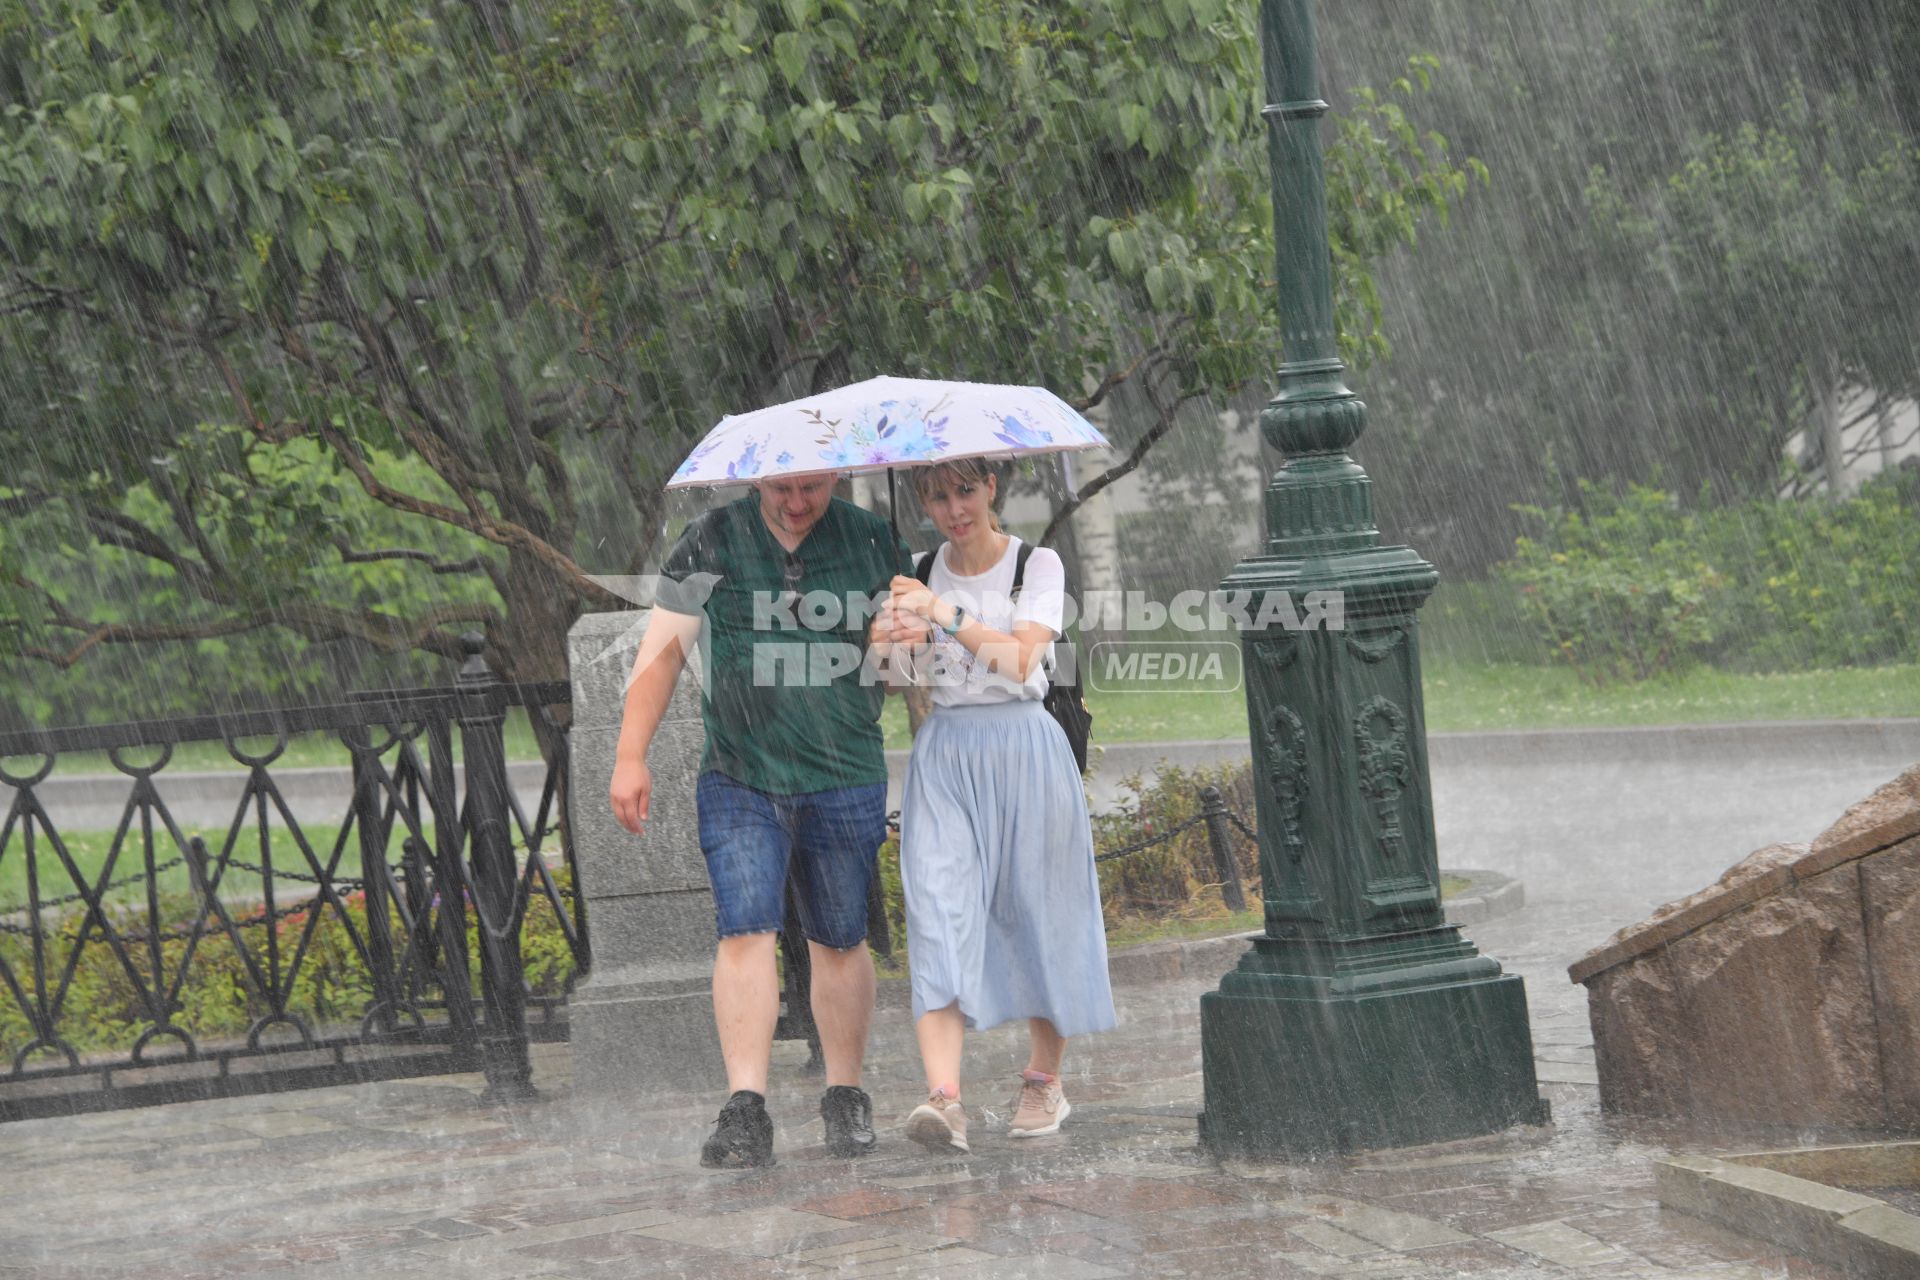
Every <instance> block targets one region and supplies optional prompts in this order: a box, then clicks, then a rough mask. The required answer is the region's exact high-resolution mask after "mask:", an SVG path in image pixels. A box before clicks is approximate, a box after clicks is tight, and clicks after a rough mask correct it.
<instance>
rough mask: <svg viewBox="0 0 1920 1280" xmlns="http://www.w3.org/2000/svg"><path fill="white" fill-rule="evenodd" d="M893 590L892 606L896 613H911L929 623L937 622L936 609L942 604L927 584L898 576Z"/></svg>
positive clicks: (903, 575)
mask: <svg viewBox="0 0 1920 1280" xmlns="http://www.w3.org/2000/svg"><path fill="white" fill-rule="evenodd" d="M891 590H892V592H893V599H892V604H893V607H894V609H895V610H896V611H898V612H900V613H910V614H912V615H914V616H915V617H917V618H925V619H926V620H928V621H929V622H932V621H935V618H934V609H935V607H936V606H937V605H938V604H939V603H940V598H939V597H938V596H936V595H934V594H933V589H932V588H931V587H929V586H927V584H926V583H924V582H922V581H920V579H918V578H909V577H907V576H906V575H905V574H896V575H895V576H894V579H893V584H892V587H891Z"/></svg>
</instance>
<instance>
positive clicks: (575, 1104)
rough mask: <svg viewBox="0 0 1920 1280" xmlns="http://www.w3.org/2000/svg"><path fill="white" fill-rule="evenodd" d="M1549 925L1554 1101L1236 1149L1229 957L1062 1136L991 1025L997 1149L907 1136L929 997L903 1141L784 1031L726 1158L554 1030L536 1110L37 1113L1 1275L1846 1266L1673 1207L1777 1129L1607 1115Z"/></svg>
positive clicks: (1531, 969)
mask: <svg viewBox="0 0 1920 1280" xmlns="http://www.w3.org/2000/svg"><path fill="white" fill-rule="evenodd" d="M1538 926H1539V920H1538V918H1536V917H1535V915H1534V913H1533V912H1531V911H1523V912H1521V913H1518V914H1516V915H1514V916H1510V917H1507V918H1506V919H1503V920H1497V921H1492V922H1489V923H1487V924H1485V925H1482V926H1480V927H1479V928H1478V929H1477V930H1476V933H1477V934H1478V935H1479V937H1478V941H1479V942H1480V943H1481V945H1482V946H1483V948H1485V949H1486V950H1488V951H1490V952H1492V953H1494V954H1496V955H1506V956H1511V957H1513V958H1515V959H1516V960H1517V961H1518V963H1517V964H1516V965H1515V966H1514V967H1517V968H1518V969H1519V970H1520V971H1521V972H1523V973H1525V974H1526V976H1527V978H1528V981H1529V992H1530V997H1531V1001H1532V1007H1533V1017H1534V1035H1535V1042H1536V1047H1537V1052H1538V1056H1539V1067H1540V1073H1541V1078H1542V1088H1543V1091H1544V1092H1545V1094H1546V1095H1547V1096H1548V1097H1549V1098H1550V1100H1551V1101H1552V1104H1553V1112H1554V1124H1553V1125H1552V1126H1551V1127H1550V1128H1545V1129H1540V1130H1516V1131H1513V1132H1511V1133H1508V1134H1505V1135H1500V1136H1498V1137H1496V1138H1492V1139H1483V1140H1478V1141H1471V1142H1464V1143H1457V1144H1449V1145H1447V1146H1443V1147H1431V1148H1424V1149H1419V1150H1408V1151H1395V1152H1382V1153H1375V1154H1372V1155H1364V1156H1356V1157H1351V1158H1346V1159H1339V1160H1327V1161H1322V1162H1318V1163H1312V1164H1299V1165H1255V1164H1243V1163H1239V1162H1232V1163H1229V1164H1227V1165H1225V1166H1222V1165H1221V1164H1219V1163H1217V1162H1215V1161H1214V1160H1212V1159H1210V1158H1208V1157H1207V1156H1206V1155H1204V1154H1203V1153H1202V1152H1201V1151H1200V1150H1199V1149H1198V1148H1197V1147H1196V1144H1195V1140H1194V1133H1195V1129H1194V1115H1195V1113H1196V1112H1197V1111H1198V1109H1199V1105H1200V1095H1201V1082H1200V1074H1199V1070H1200V1061H1199V1037H1198V1010H1197V998H1198V996H1199V994H1200V993H1201V992H1202V991H1203V990H1206V989H1207V988H1208V987H1210V986H1211V985H1212V984H1211V983H1210V982H1207V981H1203V980H1187V981H1184V982H1181V983H1168V984H1160V985H1153V986H1142V987H1131V988H1124V989H1122V990H1121V991H1120V992H1119V993H1118V996H1119V1001H1120V1005H1121V1011H1122V1017H1123V1019H1124V1025H1123V1028H1122V1030H1120V1031H1117V1032H1114V1033H1111V1034H1108V1035H1105V1036H1099V1037H1093V1038H1090V1039H1089V1040H1087V1041H1086V1042H1085V1043H1083V1044H1078V1045H1075V1046H1074V1047H1073V1051H1072V1053H1071V1055H1070V1058H1069V1063H1068V1067H1069V1070H1068V1073H1067V1080H1066V1083H1067V1089H1068V1096H1069V1098H1070V1100H1072V1102H1073V1104H1074V1114H1073V1116H1072V1118H1071V1119H1070V1120H1069V1121H1068V1122H1067V1124H1066V1126H1065V1127H1064V1129H1063V1130H1062V1132H1061V1134H1060V1135H1059V1136H1057V1137H1053V1138H1042V1139H1031V1140H1025V1141H1020V1142H1015V1141H1012V1140H1009V1139H1008V1138H1007V1137H1006V1134H1005V1128H1004V1125H1005V1116H1006V1114H1007V1108H1006V1106H1005V1103H1004V1101H1003V1099H1005V1098H1006V1097H1008V1096H1010V1095H1011V1093H1012V1092H1013V1089H1014V1077H1013V1072H1014V1071H1015V1070H1016V1069H1017V1068H1018V1067H1019V1066H1020V1065H1021V1055H1022V1047H1023V1046H1022V1039H1023V1037H1022V1035H1021V1033H1020V1032H1019V1031H1018V1030H1016V1029H1013V1028H1003V1029H1000V1030H996V1031H994V1032H990V1033H986V1034H982V1035H978V1036H976V1037H974V1038H973V1039H972V1040H971V1041H970V1047H969V1070H970V1072H972V1073H973V1075H972V1077H971V1078H972V1084H971V1085H970V1087H969V1090H968V1092H969V1100H970V1104H971V1106H972V1108H973V1110H974V1112H975V1116H976V1119H975V1134H974V1137H975V1152H974V1154H973V1155H972V1156H970V1157H957V1156H956V1157H952V1158H945V1157H937V1156H932V1155H929V1154H928V1153H925V1152H923V1151H922V1150H920V1149H919V1148H918V1147H916V1146H914V1145H912V1144H911V1143H909V1142H907V1141H906V1140H904V1139H903V1138H901V1137H900V1136H899V1133H898V1126H897V1117H899V1116H902V1115H904V1113H905V1112H906V1111H907V1109H908V1108H909V1107H910V1106H911V1105H912V1104H913V1103H914V1102H915V1101H917V1098H916V1097H915V1092H914V1089H913V1088H912V1082H913V1081H914V1080H916V1079H917V1073H916V1071H915V1068H914V1060H913V1048H912V1037H911V1034H910V1030H909V1028H908V1026H907V1024H906V1019H905V1016H904V1015H903V1014H900V1013H897V1012H894V1013H888V1012H882V1014H881V1015H880V1017H879V1025H878V1026H877V1028H876V1033H875V1043H874V1053H873V1058H872V1061H871V1064H870V1070H869V1078H868V1085H869V1087H870V1089H871V1090H872V1091H873V1093H874V1095H875V1103H876V1111H877V1113H878V1118H879V1119H880V1121H881V1129H882V1132H881V1142H880V1146H879V1148H878V1150H877V1151H876V1152H875V1153H874V1154H872V1155H870V1156H868V1157H866V1158H864V1159H861V1160H858V1161H841V1160H835V1159H833V1158H831V1157H829V1156H828V1155H827V1153H826V1151H825V1148H824V1147H823V1146H822V1145H821V1130H820V1125H819V1121H818V1119H817V1113H816V1105H817V1101H816V1100H817V1093H818V1087H819V1086H818V1082H817V1080H816V1079H812V1078H809V1077H807V1076H806V1075H805V1074H804V1072H803V1070H802V1059H803V1057H804V1051H803V1049H802V1046H800V1045H797V1044H783V1045H781V1046H780V1048H779V1050H778V1053H777V1059H778V1060H777V1063H776V1070H775V1077H776V1078H775V1082H774V1084H773V1087H772V1090H771V1093H772V1097H771V1099H770V1106H771V1110H772V1111H773V1113H774V1116H775V1119H776V1122H777V1123H778V1124H779V1126H780V1129H779V1133H778V1137H777V1151H778V1159H779V1162H778V1164H777V1165H776V1166H775V1167H774V1168H772V1169H768V1170H759V1171H730V1172H709V1171H706V1170H702V1169H700V1168H698V1166H697V1163H696V1160H695V1152H696V1150H697V1147H698V1144H699V1142H700V1140H701V1138H702V1137H703V1136H704V1134H705V1133H706V1131H707V1125H708V1122H709V1121H710V1120H711V1118H712V1115H713V1111H714V1109H715V1108H716V1106H717V1104H718V1102H719V1097H718V1095H717V1094H715V1095H712V1096H689V1095H684V1094H681V1095H669V1094H662V1093H660V1092H658V1091H656V1090H652V1089H649V1088H647V1087H646V1085H645V1084H644V1082H641V1081H636V1082H635V1087H634V1089H633V1091H632V1093H631V1094H629V1095H626V1096H622V1097H617V1098H610V1099H582V1098H576V1097H574V1096H572V1094H571V1093H570V1090H569V1086H568V1077H567V1055H566V1047H565V1046H564V1045H558V1046H542V1047H541V1048H540V1049H539V1050H538V1057H537V1061H538V1069H537V1076H536V1080H537V1083H538V1084H539V1085H540V1087H541V1089H542V1092H543V1096H542V1098H541V1099H540V1100H539V1101H537V1102H535V1103H532V1104H529V1105H526V1106H523V1107H518V1108H512V1109H495V1108H490V1107H486V1106H483V1105H481V1104H480V1103H479V1101H478V1094H479V1091H480V1087H481V1081H480V1079H479V1078H478V1077H474V1076H456V1077H441V1078H436V1079H429V1080H418V1081H409V1082H398V1083H388V1084H378V1085H366V1086H359V1087H352V1088H335V1089H325V1090H316V1091H311V1092H306V1093H293V1094H281V1095H277V1096H269V1097H263V1098H252V1099H233V1100H226V1101H219V1102H205V1103H191V1104H182V1105H176V1106H169V1107H157V1108H149V1109H146V1110H142V1111H132V1112H118V1113H110V1114H100V1115H93V1116H87V1117H82V1118H79V1119H73V1120H43V1121H31V1122H27V1123H22V1124H14V1125H8V1126H5V1127H4V1128H0V1167H3V1168H5V1169H6V1171H7V1178H6V1188H7V1194H6V1195H5V1196H4V1197H0V1276H21V1277H27V1276H31V1277H35V1280H61V1278H63V1277H90V1278H91V1277H101V1278H104V1277H169V1278H175V1277H177V1278H179V1280H186V1278H187V1277H203V1276H204V1277H215V1276H298V1277H302V1278H303V1280H323V1278H332V1277H361V1276H383V1277H384V1276H403V1275H404V1276H411V1275H420V1276H447V1277H456V1276H457V1277H462V1278H463V1280H482V1278H485V1277H519V1276H569V1277H586V1276H688V1277H703V1278H704V1277H711V1278H714V1280H724V1278H727V1277H735V1276H813V1275H829V1276H895V1275H900V1276H921V1275H929V1274H937V1275H939V1276H942V1277H953V1278H954V1280H959V1278H961V1277H978V1278H980V1280H985V1278H987V1277H1029V1276H1030V1277H1036V1278H1039V1277H1045V1278H1047V1280H1079V1278H1082V1277H1086V1278H1092V1277H1100V1276H1209V1277H1221V1276H1262V1277H1282V1278H1285V1277H1315V1276H1368V1277H1371V1276H1395V1277H1409V1278H1413V1277H1455V1276H1461V1277H1467V1276H1471V1277H1532V1276H1564V1275H1575V1276H1593V1277H1602V1276H1604V1277H1650V1278H1651V1277H1661V1278H1663V1280H1680V1278H1681V1277H1701V1278H1703V1280H1704V1278H1707V1277H1711V1278H1713V1280H1759V1278H1761V1277H1795V1278H1796V1280H1838V1276H1837V1274H1836V1273H1834V1272H1831V1271H1829V1270H1828V1269H1826V1268H1823V1267H1821V1266H1819V1265H1816V1264H1813V1263H1809V1262H1806V1261H1804V1260H1801V1259H1797V1258H1792V1257H1786V1256H1782V1255H1781V1254H1780V1252H1779V1251H1778V1250H1777V1249H1776V1248H1775V1247H1773V1246H1770V1245H1766V1244H1763V1243H1760V1242H1755V1241H1748V1240H1744V1239H1742V1238H1740V1237H1737V1236H1734V1235H1732V1234H1730V1233H1728V1232H1726V1231H1723V1230H1720V1229H1718V1228H1715V1227H1712V1226H1709V1225H1707V1224H1705V1223H1702V1222H1698V1221H1696V1220H1693V1219H1690V1218H1686V1217H1683V1216H1680V1215H1676V1214H1671V1213H1667V1212H1664V1211H1662V1210H1661V1209H1660V1208H1659V1207H1658V1206H1657V1205H1656V1203H1655V1201H1654V1198H1653V1193H1652V1168H1651V1162H1652V1160H1654V1159H1655V1158H1657V1157H1658V1156H1660V1155H1661V1154H1663V1153H1664V1152H1666V1151H1668V1150H1688V1151H1712V1150H1727V1149H1737V1148H1739V1147H1741V1146H1743V1145H1746V1146H1750V1145H1751V1141H1750V1140H1747V1141H1745V1142H1743V1141H1742V1140H1741V1139H1737V1138H1713V1137H1709V1136H1704V1135H1686V1134H1679V1133H1675V1132H1673V1131H1670V1130H1660V1129H1657V1128H1654V1127H1649V1126H1644V1125H1631V1124H1628V1125H1623V1124H1618V1123H1614V1122H1610V1121H1606V1120H1603V1119H1602V1118H1601V1117H1600V1116H1599V1114H1598V1109H1597V1105H1596V1090H1595V1088H1594V1087H1593V1084H1592V1080H1593V1066H1592V1051H1591V1048H1590V1044H1589V1037H1588V1035H1587V1031H1586V1019H1585V1014H1584V1008H1583V1005H1582V1003H1581V994H1580V992H1579V991H1578V989H1576V988H1573V987H1571V986H1569V985H1568V984H1567V982H1566V979H1565V974H1564V971H1561V972H1559V973H1558V974H1557V975H1556V974H1555V973H1554V972H1552V971H1551V970H1550V969H1543V967H1542V966H1541V965H1540V964H1539V960H1538V958H1536V957H1538V956H1539V955H1540V953H1541V952H1542V951H1551V952H1552V953H1553V963H1554V964H1556V965H1557V964H1559V963H1562V961H1561V960H1560V958H1559V954H1558V949H1557V948H1553V947H1551V946H1550V945H1547V944H1546V943H1545V942H1544V941H1543V940H1542V939H1540V938H1538V937H1537V936H1533V935H1536V934H1537V933H1538ZM1556 976H1557V981H1556V980H1555V979H1556ZM984 1113H990V1114H984Z"/></svg>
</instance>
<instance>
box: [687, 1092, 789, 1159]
mask: <svg viewBox="0 0 1920 1280" xmlns="http://www.w3.org/2000/svg"><path fill="white" fill-rule="evenodd" d="M700 1163H701V1165H702V1166H704V1167H705V1168H708V1169H729V1168H732V1169H751V1168H755V1167H757V1166H760V1165H769V1164H772V1163H773V1117H772V1116H769V1115H768V1114H767V1100H766V1099H765V1098H763V1097H761V1096H760V1095H759V1094H757V1093H755V1092H753V1091H752V1090H751V1089H742V1090H740V1091H739V1092H738V1093H736V1094H734V1095H733V1096H732V1097H731V1098H728V1099H727V1104H726V1105H725V1106H723V1107H721V1108H720V1118H719V1119H718V1120H716V1121H714V1124H713V1132H712V1133H711V1134H709V1135H708V1136H707V1141H706V1143H705V1144H704V1145H703V1146H702V1147H701V1148H700Z"/></svg>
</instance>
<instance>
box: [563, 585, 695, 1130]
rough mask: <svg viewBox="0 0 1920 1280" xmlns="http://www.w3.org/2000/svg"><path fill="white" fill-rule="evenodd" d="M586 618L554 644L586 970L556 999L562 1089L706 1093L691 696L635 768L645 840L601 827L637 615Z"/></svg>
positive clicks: (672, 712)
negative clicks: (568, 1081)
mask: <svg viewBox="0 0 1920 1280" xmlns="http://www.w3.org/2000/svg"><path fill="white" fill-rule="evenodd" d="M649 612H650V611H648V610H645V609H641V610H635V611H632V612H626V613H595V614H588V615H586V616H585V617H582V618H581V619H580V620H579V621H578V622H576V623H575V624H574V625H573V629H572V630H571V631H570V632H569V633H568V635H567V659H568V666H569V669H570V670H571V672H572V678H573V730H572V732H571V734H570V735H569V737H570V740H571V752H572V770H571V779H570V781H571V787H572V791H571V795H570V800H571V808H570V810H569V812H570V815H571V818H572V835H573V841H574V850H575V856H576V857H577V858H578V860H579V876H580V884H579V890H580V892H582V893H584V894H586V896H587V919H588V921H589V927H590V928H591V930H592V941H593V969H592V972H591V974H590V975H589V977H588V978H587V980H586V981H585V982H584V983H582V984H581V985H580V986H579V987H578V988H577V989H576V990H575V991H574V993H573V997H572V999H571V1000H570V1001H569V1009H568V1018H569V1022H570V1035H571V1038H572V1041H573V1079H574V1087H575V1088H576V1089H577V1090H578V1091H580V1092H582V1093H590V1092H607V1091H612V1090H622V1089H633V1088H636V1087H644V1086H647V1085H654V1086H659V1085H669V1086H692V1087H709V1088H718V1087H720V1085H721V1084H722V1083H723V1082H724V1081H725V1078H726V1077H725V1071H724V1069H723V1066H722V1063H721V1059H720V1040H719V1036H718V1034H717V1032H716V1031H715V1030H714V1025H713V997H712V979H713V950H714V933H713V920H714V916H713V892H712V890H711V889H710V888H709V887H708V884H707V868H706V862H705V861H704V860H703V859H702V858H701V856H700V829H699V823H698V820H697V817H696V815H695V812H694V783H695V782H696V780H697V779H698V777H699V772H700V752H701V749H702V747H703V746H704V745H705V742H706V733H705V730H704V729H703V728H702V727H701V723H700V691H699V688H698V686H697V685H696V683H695V681H694V679H693V677H692V675H691V674H690V673H685V674H683V675H682V676H681V680H680V687H679V688H678V689H676V690H675V691H674V695H673V701H672V703H671V704H669V706H668V708H667V714H666V718H665V719H664V720H663V721H662V723H661V725H660V729H659V732H657V733H656V734H654V738H653V747H652V749H651V750H650V751H649V752H648V755H647V763H648V765H649V766H650V767H651V768H652V770H653V801H652V806H651V810H650V816H649V818H648V822H647V833H646V834H645V835H644V836H635V835H633V834H631V833H629V832H628V831H626V830H625V829H624V828H623V827H621V826H620V824H619V823H618V822H616V821H615V820H614V817H613V808H612V805H611V804H610V802H609V801H608V799H607V791H608V787H609V784H610V783H611V781H612V778H613V756H614V747H615V745H616V744H617V742H618V740H619V736H620V713H621V709H622V707H623V705H624V701H625V696H626V684H627V675H628V673H629V672H630V671H631V670H632V669H633V660H634V655H635V654H636V653H637V652H638V650H639V644H640V636H641V633H642V631H643V630H644V629H645V626H646V621H647V617H648V613H649Z"/></svg>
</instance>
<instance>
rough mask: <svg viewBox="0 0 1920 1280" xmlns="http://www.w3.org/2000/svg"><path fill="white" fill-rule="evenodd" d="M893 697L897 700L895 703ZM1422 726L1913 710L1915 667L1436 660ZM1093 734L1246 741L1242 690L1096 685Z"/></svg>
mask: <svg viewBox="0 0 1920 1280" xmlns="http://www.w3.org/2000/svg"><path fill="white" fill-rule="evenodd" d="M896 701H897V700H896ZM1426 701H1427V728H1428V729H1430V730H1435V731H1441V730H1471V729H1483V730H1484V729H1561V728H1576V727H1581V726H1617V725H1654V724H1709V723H1736V722H1741V721H1750V720H1824V719H1836V720H1839V719H1856V718H1867V717H1879V716H1914V715H1920V665H1915V666H1896V667H1873V668H1854V669H1845V670H1838V671H1805V672H1793V673H1790V674H1780V675H1744V674H1732V673H1728V672H1723V671H1712V670H1707V669H1704V668H1703V669H1700V670H1696V671H1692V672H1688V673H1686V674H1684V675H1679V676H1674V677H1671V678H1669V679H1663V680H1654V681H1649V682H1647V683H1645V684H1632V685H1616V686H1613V687H1610V688H1606V689H1594V688H1590V687H1589V686H1587V685H1584V684H1582V683H1581V682H1580V680H1579V678H1578V677H1577V676H1575V675H1574V673H1573V672H1572V671H1570V670H1568V669H1566V668H1563V667H1537V666H1530V665H1521V664H1517V663H1491V664H1464V663H1460V664H1455V663H1448V664H1441V665H1436V666H1433V667H1429V668H1428V669H1427V673H1426ZM1087 705H1088V707H1089V708H1090V709H1091V710H1092V712H1093V738H1094V741H1095V742H1109V743H1111V742H1176V741H1180V740H1182V739H1189V738H1197V739H1214V738H1244V737H1245V736H1246V734H1247V707H1246V695H1245V694H1244V693H1243V692H1241V691H1239V690H1235V691H1233V692H1230V693H1164V692H1149V693H1119V692H1100V691H1095V692H1092V693H1090V694H1089V695H1088V697H1087ZM884 724H885V727H886V730H887V745H888V746H889V747H904V746H906V745H907V743H908V737H907V722H906V712H905V708H904V707H901V706H895V705H890V706H889V707H888V708H887V716H886V720H885V721H884Z"/></svg>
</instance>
